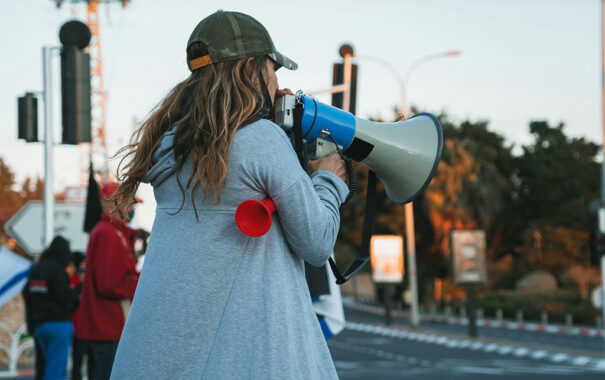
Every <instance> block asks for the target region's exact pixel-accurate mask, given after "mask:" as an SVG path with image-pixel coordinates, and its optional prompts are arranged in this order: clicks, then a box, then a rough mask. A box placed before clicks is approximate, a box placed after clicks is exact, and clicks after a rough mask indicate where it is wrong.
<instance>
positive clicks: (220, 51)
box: [187, 10, 298, 71]
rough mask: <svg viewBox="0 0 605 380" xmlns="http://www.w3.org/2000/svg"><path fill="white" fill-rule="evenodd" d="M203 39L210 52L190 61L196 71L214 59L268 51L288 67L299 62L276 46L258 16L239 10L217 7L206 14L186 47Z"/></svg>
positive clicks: (234, 58)
mask: <svg viewBox="0 0 605 380" xmlns="http://www.w3.org/2000/svg"><path fill="white" fill-rule="evenodd" d="M196 42H201V43H202V44H204V45H205V46H206V48H207V49H208V55H205V56H203V57H199V58H195V59H192V60H190V61H189V62H187V64H188V66H189V70H191V71H194V70H196V69H199V68H202V67H204V66H207V65H210V64H212V63H219V62H225V61H231V60H236V59H242V58H248V57H257V56H263V55H266V56H268V57H269V58H271V59H272V60H274V61H275V62H277V63H278V64H279V65H280V66H283V67H285V68H286V69H288V70H296V69H297V68H298V65H297V64H296V62H294V61H292V60H291V59H290V58H288V57H286V56H285V55H283V54H281V53H280V52H278V51H277V50H276V49H275V45H273V41H272V40H271V36H269V32H267V29H265V27H264V26H263V25H262V24H261V23H260V22H258V21H257V20H256V19H254V18H252V17H251V16H248V15H246V14H243V13H240V12H228V11H223V10H218V11H217V12H215V13H213V14H211V15H210V16H208V17H206V18H205V19H203V20H202V21H200V23H199V24H197V26H196V27H195V29H194V30H193V33H191V37H189V42H187V48H189V46H191V44H194V43H196Z"/></svg>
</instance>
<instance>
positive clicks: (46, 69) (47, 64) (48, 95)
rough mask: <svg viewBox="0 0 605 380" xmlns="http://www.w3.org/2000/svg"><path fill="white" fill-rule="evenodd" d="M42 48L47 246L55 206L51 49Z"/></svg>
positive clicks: (45, 238) (45, 228) (49, 239)
mask: <svg viewBox="0 0 605 380" xmlns="http://www.w3.org/2000/svg"><path fill="white" fill-rule="evenodd" d="M54 49H55V48H53V47H51V46H44V47H43V48H42V76H43V78H44V79H43V80H44V89H43V93H44V247H48V246H49V245H50V242H51V241H52V239H53V235H54V219H53V216H54V215H53V213H54V208H55V197H54V180H53V91H52V84H53V83H52V59H51V58H52V51H53V50H54Z"/></svg>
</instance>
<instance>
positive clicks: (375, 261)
mask: <svg viewBox="0 0 605 380" xmlns="http://www.w3.org/2000/svg"><path fill="white" fill-rule="evenodd" d="M370 254H371V256H370V262H371V264H372V280H373V281H374V282H394V283H399V282H401V281H402V280H403V238H402V237H401V236H399V235H374V236H372V239H371V240H370Z"/></svg>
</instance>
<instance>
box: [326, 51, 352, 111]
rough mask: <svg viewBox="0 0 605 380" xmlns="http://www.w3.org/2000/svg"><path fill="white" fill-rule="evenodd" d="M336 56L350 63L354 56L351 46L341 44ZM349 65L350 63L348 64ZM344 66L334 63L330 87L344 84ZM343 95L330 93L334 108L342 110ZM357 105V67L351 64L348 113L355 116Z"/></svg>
mask: <svg viewBox="0 0 605 380" xmlns="http://www.w3.org/2000/svg"><path fill="white" fill-rule="evenodd" d="M338 54H340V56H341V57H342V58H343V59H344V62H351V58H352V57H354V56H355V51H354V50H353V46H351V45H349V44H343V45H341V46H340V48H339V49H338ZM349 64H350V63H349ZM344 79H345V65H344V63H335V64H334V66H333V67H332V85H333V86H337V85H340V84H344V82H345V80H344ZM343 102H344V94H343V93H342V92H336V93H332V105H333V106H334V107H338V108H343ZM356 103H357V65H356V64H351V93H350V97H349V110H348V111H349V112H351V113H352V114H353V115H354V114H355V104H356Z"/></svg>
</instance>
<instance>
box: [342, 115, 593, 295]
mask: <svg viewBox="0 0 605 380" xmlns="http://www.w3.org/2000/svg"><path fill="white" fill-rule="evenodd" d="M438 117H439V120H440V121H441V125H442V127H443V133H444V140H445V141H444V149H443V154H442V158H441V163H440V165H439V167H438V170H437V173H436V175H435V178H434V179H433V181H432V182H431V184H430V186H429V187H428V188H427V190H426V191H425V193H424V194H423V195H422V196H421V197H420V198H419V199H418V200H417V201H416V202H415V203H414V220H415V231H416V252H417V255H416V256H417V262H418V275H419V285H420V287H422V284H423V282H424V281H430V280H432V279H433V278H436V277H445V276H447V275H448V272H449V234H450V231H451V230H452V229H465V228H467V229H468V228H480V229H484V230H485V231H486V233H487V245H488V247H487V248H488V261H489V262H492V263H493V262H495V261H497V260H498V259H500V258H502V257H505V256H507V255H510V254H512V255H513V258H514V262H513V264H512V268H513V269H512V272H511V273H510V274H509V276H508V279H510V281H507V280H506V279H502V280H500V281H499V282H498V284H499V285H500V286H502V285H504V284H506V286H507V287H511V288H512V287H513V286H514V281H512V280H513V279H517V278H520V277H521V276H523V275H524V274H526V273H529V272H531V271H533V270H536V269H542V270H547V271H549V272H551V273H553V274H555V275H559V274H560V273H561V272H562V271H563V270H565V269H566V268H569V267H570V266H572V265H587V263H588V257H589V252H588V244H587V239H588V232H587V231H588V230H589V225H588V223H589V218H588V205H589V203H590V201H591V200H592V199H594V198H597V197H598V195H599V179H600V174H599V167H600V165H599V163H597V162H596V156H597V154H598V152H599V146H598V145H597V144H595V143H593V142H590V141H587V140H586V139H584V138H571V137H568V136H567V135H566V134H565V133H564V130H563V129H564V126H563V124H559V125H556V126H551V125H549V124H548V122H545V121H534V122H532V123H530V126H529V130H530V132H531V134H532V135H533V137H534V141H533V142H532V143H531V144H528V145H526V146H523V147H522V154H521V155H518V156H515V155H514V154H513V146H512V145H511V144H507V143H506V141H505V139H504V137H503V136H502V135H500V134H498V133H496V132H493V131H490V130H489V128H488V127H489V124H488V122H487V121H483V120H480V121H470V120H465V121H462V122H456V121H454V120H452V119H450V118H449V117H448V116H447V115H446V114H441V115H439V116H438ZM356 167H357V172H358V191H357V194H356V196H355V197H354V198H353V199H352V201H351V202H350V204H348V205H345V206H343V208H342V209H341V233H340V235H339V240H338V245H337V250H336V252H337V261H338V262H339V264H341V265H345V264H346V262H348V261H350V260H351V259H352V258H353V257H354V256H355V254H356V252H357V250H358V247H359V245H360V243H361V229H362V222H363V213H364V202H365V189H366V182H367V169H365V168H364V167H363V166H362V165H360V164H356ZM377 198H378V199H377V208H376V212H377V217H376V224H375V227H374V233H375V234H397V235H404V231H405V218H404V212H403V206H402V205H397V204H394V203H393V202H391V201H390V200H389V199H388V197H386V195H385V193H384V188H383V186H382V184H381V183H380V182H379V184H378V188H377ZM343 269H344V268H343ZM420 294H422V292H420Z"/></svg>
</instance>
